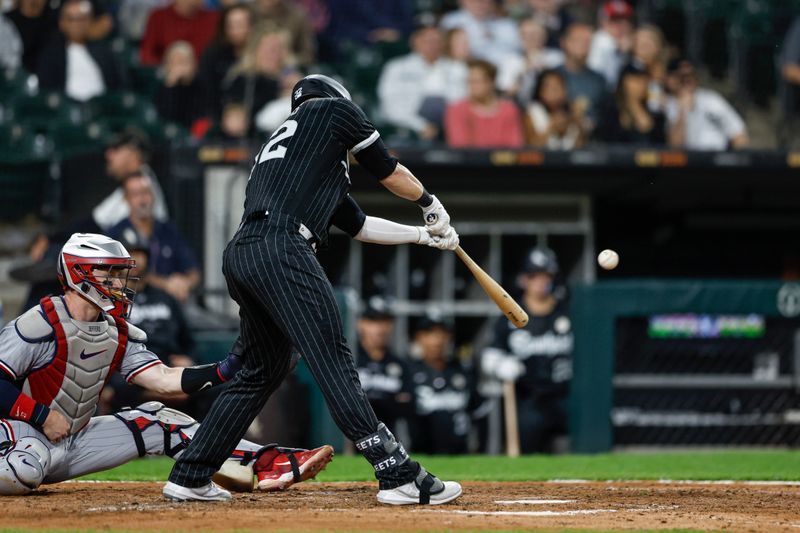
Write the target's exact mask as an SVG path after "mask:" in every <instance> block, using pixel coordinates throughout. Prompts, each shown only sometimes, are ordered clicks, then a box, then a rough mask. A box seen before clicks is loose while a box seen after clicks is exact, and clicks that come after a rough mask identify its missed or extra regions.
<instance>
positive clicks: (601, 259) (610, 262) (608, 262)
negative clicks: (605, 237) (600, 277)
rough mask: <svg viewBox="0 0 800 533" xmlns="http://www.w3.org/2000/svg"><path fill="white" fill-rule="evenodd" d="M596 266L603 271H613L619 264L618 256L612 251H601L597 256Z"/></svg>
mask: <svg viewBox="0 0 800 533" xmlns="http://www.w3.org/2000/svg"><path fill="white" fill-rule="evenodd" d="M597 264H598V265H600V266H601V267H603V268H604V269H605V270H614V269H615V268H617V265H618V264H619V255H618V254H617V252H615V251H614V250H603V251H602V252H600V255H598V256H597Z"/></svg>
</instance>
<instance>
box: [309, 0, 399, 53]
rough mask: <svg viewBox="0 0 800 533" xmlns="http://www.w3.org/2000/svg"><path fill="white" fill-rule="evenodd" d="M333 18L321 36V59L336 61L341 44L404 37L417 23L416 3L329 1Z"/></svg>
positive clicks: (365, 42)
mask: <svg viewBox="0 0 800 533" xmlns="http://www.w3.org/2000/svg"><path fill="white" fill-rule="evenodd" d="M326 3H327V4H328V13H329V14H330V20H329V23H328V26H327V27H326V28H325V30H324V32H323V33H322V34H320V35H319V39H320V47H319V54H320V56H321V57H320V60H322V61H335V60H341V59H345V60H346V58H340V57H339V48H340V46H341V44H342V43H345V42H350V43H355V44H358V45H372V44H376V43H397V42H400V41H403V40H405V39H406V38H407V37H408V36H409V35H410V34H411V30H412V28H413V24H414V3H413V2H409V1H408V0H381V1H380V2H376V1H375V0H327V2H326Z"/></svg>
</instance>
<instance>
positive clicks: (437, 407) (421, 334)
mask: <svg viewBox="0 0 800 533" xmlns="http://www.w3.org/2000/svg"><path fill="white" fill-rule="evenodd" d="M451 342H452V336H451V326H450V324H449V323H448V322H446V321H445V320H444V319H442V318H441V317H439V316H428V317H425V318H424V319H422V320H421V321H420V323H419V325H418V326H417V329H416V332H415V333H414V345H415V346H414V348H415V350H416V351H417V352H418V353H419V355H420V359H421V360H420V361H418V362H416V363H415V364H413V365H412V368H411V379H412V383H413V393H414V406H415V411H416V417H415V419H414V423H413V424H412V425H411V442H412V446H413V448H414V451H415V452H418V453H441V454H459V453H466V452H467V451H468V450H467V437H468V436H469V432H470V429H471V415H470V411H471V408H472V407H473V406H474V401H475V399H476V398H475V395H474V393H473V383H474V380H473V379H472V375H471V373H469V372H467V370H466V369H465V368H464V367H463V366H462V365H461V363H460V362H459V361H458V359H456V358H454V357H452V347H451Z"/></svg>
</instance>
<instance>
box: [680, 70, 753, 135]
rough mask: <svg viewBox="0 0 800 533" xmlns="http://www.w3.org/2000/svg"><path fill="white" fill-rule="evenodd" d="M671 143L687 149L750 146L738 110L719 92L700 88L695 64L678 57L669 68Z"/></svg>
mask: <svg viewBox="0 0 800 533" xmlns="http://www.w3.org/2000/svg"><path fill="white" fill-rule="evenodd" d="M667 88H668V89H669V91H670V93H671V95H672V96H671V97H670V99H669V101H668V102H667V121H668V124H669V126H668V127H669V133H668V138H669V144H670V145H671V146H677V147H683V148H686V149H688V150H727V149H729V148H734V149H740V148H747V147H748V146H749V144H750V140H749V138H748V136H747V129H746V127H745V124H744V121H743V120H742V118H741V117H740V116H739V113H737V112H736V110H735V109H734V108H733V107H732V106H731V105H730V104H729V103H728V102H727V101H726V100H725V98H723V97H722V95H720V94H719V93H717V92H716V91H712V90H711V89H702V88H699V87H698V84H697V75H696V74H695V70H694V66H693V65H692V63H691V62H689V61H688V60H686V59H680V58H679V59H675V60H673V61H672V62H670V65H669V67H668V69H667Z"/></svg>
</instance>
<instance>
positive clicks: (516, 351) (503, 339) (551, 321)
mask: <svg viewBox="0 0 800 533" xmlns="http://www.w3.org/2000/svg"><path fill="white" fill-rule="evenodd" d="M558 272H559V267H558V261H557V259H556V255H555V253H553V251H552V250H550V249H549V248H541V247H539V248H534V249H532V250H531V251H529V252H528V254H527V255H526V256H525V261H524V264H523V267H522V272H520V275H519V283H520V285H521V286H522V290H523V295H522V301H521V302H520V303H521V305H522V307H523V308H524V309H525V311H526V312H527V313H528V317H529V320H528V324H527V325H526V326H525V327H524V328H522V329H517V328H516V327H514V325H513V324H511V323H510V322H509V321H508V320H506V319H505V318H502V319H499V320H498V321H497V324H496V325H495V332H494V339H493V341H492V343H491V345H490V346H489V347H487V348H486V349H485V350H484V351H483V353H482V357H481V370H482V371H483V374H484V376H486V377H489V378H493V379H495V380H497V381H513V382H515V383H516V393H517V411H518V415H517V418H518V420H519V435H520V449H521V450H522V452H523V453H535V452H554V451H563V450H561V449H560V446H559V443H560V442H563V439H561V437H563V436H565V435H566V433H567V396H568V394H569V382H570V379H571V378H572V349H573V334H572V323H571V321H570V319H569V314H568V303H567V297H566V290H565V289H564V287H559V286H557V285H556V284H555V280H556V276H557V275H558ZM497 385H498V386H497V387H496V392H495V393H496V395H497V396H500V395H502V389H501V387H500V386H499V383H497ZM485 392H488V390H487V391H485Z"/></svg>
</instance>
